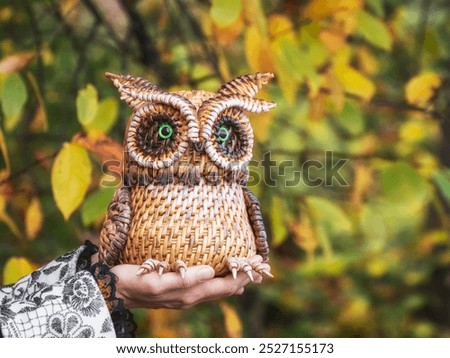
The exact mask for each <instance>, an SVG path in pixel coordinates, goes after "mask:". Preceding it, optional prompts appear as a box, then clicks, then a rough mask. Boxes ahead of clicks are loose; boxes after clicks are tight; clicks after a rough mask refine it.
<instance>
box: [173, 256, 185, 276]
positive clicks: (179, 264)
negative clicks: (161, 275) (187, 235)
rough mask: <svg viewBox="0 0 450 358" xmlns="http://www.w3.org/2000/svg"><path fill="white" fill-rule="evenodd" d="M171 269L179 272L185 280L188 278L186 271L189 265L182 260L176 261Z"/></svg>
mask: <svg viewBox="0 0 450 358" xmlns="http://www.w3.org/2000/svg"><path fill="white" fill-rule="evenodd" d="M170 269H171V270H172V271H174V272H178V273H179V274H180V276H181V278H184V277H185V276H186V269H187V265H186V263H185V262H184V261H182V260H176V261H175V262H174V263H173V264H172V265H171V266H170Z"/></svg>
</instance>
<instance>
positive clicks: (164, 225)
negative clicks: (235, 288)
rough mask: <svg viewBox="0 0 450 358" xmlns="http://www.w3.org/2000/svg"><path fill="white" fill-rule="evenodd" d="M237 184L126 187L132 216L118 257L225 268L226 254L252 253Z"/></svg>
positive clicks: (252, 240) (252, 241)
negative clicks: (153, 259) (129, 197)
mask: <svg viewBox="0 0 450 358" xmlns="http://www.w3.org/2000/svg"><path fill="white" fill-rule="evenodd" d="M243 204H244V197H243V192H242V187H241V186H240V185H239V184H231V185H228V184H222V185H208V184H205V183H203V184H199V185H195V186H186V185H180V184H169V185H148V186H146V187H135V188H132V189H131V207H132V208H133V211H132V220H131V228H130V235H131V237H133V240H128V241H127V243H126V245H125V250H124V251H123V252H122V255H121V256H120V261H121V262H122V263H133V264H139V265H140V264H142V263H143V262H144V261H145V260H146V259H148V258H149V257H152V258H155V259H158V260H160V261H167V262H168V263H170V264H171V263H173V262H174V261H175V260H176V259H180V260H183V261H184V262H186V263H187V265H188V266H193V265H197V264H208V265H211V266H213V268H214V269H215V271H216V274H217V275H221V274H223V273H225V272H226V271H228V269H227V268H226V262H225V259H226V258H227V257H232V256H237V257H252V256H254V255H256V248H255V238H254V235H253V231H252V228H251V227H250V224H249V218H248V214H247V211H246V210H245V209H246V207H245V205H243Z"/></svg>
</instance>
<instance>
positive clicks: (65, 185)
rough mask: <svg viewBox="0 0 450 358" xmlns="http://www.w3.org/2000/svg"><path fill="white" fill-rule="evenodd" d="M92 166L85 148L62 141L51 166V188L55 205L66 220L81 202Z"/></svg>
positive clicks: (89, 179)
mask: <svg viewBox="0 0 450 358" xmlns="http://www.w3.org/2000/svg"><path fill="white" fill-rule="evenodd" d="M91 173H92V166H91V162H90V160H89V156H88V154H87V151H86V149H84V148H83V147H81V146H80V145H77V144H73V143H64V145H63V148H62V149H61V151H60V152H59V153H58V155H57V157H56V159H55V162H54V163H53V167H52V176H51V181H52V190H53V196H54V197H55V201H56V205H57V206H58V208H59V210H60V211H61V213H62V214H63V216H64V219H65V220H68V219H69V217H70V215H72V213H73V212H74V211H75V209H76V208H78V206H80V204H81V203H82V202H83V199H84V196H85V195H86V191H87V189H88V186H89V183H90V182H91Z"/></svg>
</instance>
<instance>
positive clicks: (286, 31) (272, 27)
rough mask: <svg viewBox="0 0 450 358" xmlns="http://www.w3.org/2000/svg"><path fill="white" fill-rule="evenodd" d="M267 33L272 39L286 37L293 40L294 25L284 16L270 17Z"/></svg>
mask: <svg viewBox="0 0 450 358" xmlns="http://www.w3.org/2000/svg"><path fill="white" fill-rule="evenodd" d="M269 33H270V36H271V37H273V38H276V37H278V36H283V37H284V36H287V37H289V38H291V39H292V40H293V39H294V38H295V33H294V25H293V24H292V21H291V19H290V18H289V17H287V16H285V15H279V14H275V15H272V16H270V18H269Z"/></svg>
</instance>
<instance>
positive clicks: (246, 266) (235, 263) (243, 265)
mask: <svg viewBox="0 0 450 358" xmlns="http://www.w3.org/2000/svg"><path fill="white" fill-rule="evenodd" d="M227 266H228V268H229V269H230V271H231V274H232V275H233V278H234V279H236V277H237V273H238V272H239V271H243V272H245V273H246V274H247V276H248V277H249V278H250V280H252V281H253V280H254V279H253V272H252V271H255V272H258V273H259V274H261V275H263V276H265V277H269V278H273V275H272V274H271V273H270V265H269V264H268V263H265V262H260V261H259V260H256V258H255V257H251V258H243V257H230V258H228V259H227Z"/></svg>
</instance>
